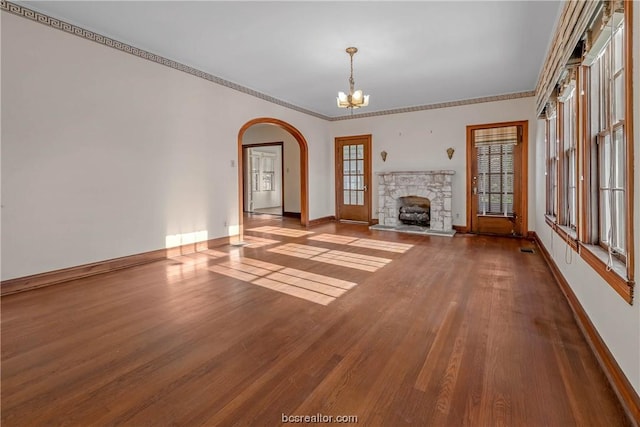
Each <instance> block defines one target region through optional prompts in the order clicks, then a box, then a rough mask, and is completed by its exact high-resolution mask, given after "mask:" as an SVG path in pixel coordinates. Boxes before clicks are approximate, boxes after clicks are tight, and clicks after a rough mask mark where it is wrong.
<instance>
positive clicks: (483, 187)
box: [478, 175, 487, 193]
mask: <svg viewBox="0 0 640 427" xmlns="http://www.w3.org/2000/svg"><path fill="white" fill-rule="evenodd" d="M486 192H487V175H480V176H479V177H478V193H486Z"/></svg>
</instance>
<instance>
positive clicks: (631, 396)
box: [529, 231, 640, 427]
mask: <svg viewBox="0 0 640 427" xmlns="http://www.w3.org/2000/svg"><path fill="white" fill-rule="evenodd" d="M529 234H530V235H531V237H532V238H533V240H534V241H535V243H536V245H537V246H538V249H539V250H540V253H541V254H542V257H543V258H544V260H545V262H546V263H547V266H548V267H549V269H550V270H551V274H552V275H553V277H554V278H555V280H556V283H557V284H558V286H559V287H560V290H561V291H562V293H563V294H564V296H565V298H566V300H567V302H568V303H569V306H570V307H571V311H572V312H573V317H574V319H575V320H576V323H577V324H578V327H579V328H580V331H582V335H583V336H584V338H585V339H586V340H587V343H588V344H589V347H590V348H591V351H592V352H593V354H594V355H595V356H596V359H597V360H598V363H599V364H600V368H601V369H602V370H603V372H604V374H605V376H606V377H607V379H608V380H609V384H610V385H611V388H613V391H614V392H615V394H616V396H618V400H619V401H620V403H621V405H622V407H623V408H624V411H625V413H626V414H627V417H628V418H629V420H630V421H631V423H632V425H634V426H636V427H638V426H640V396H638V393H636V391H635V390H634V388H633V386H632V385H631V383H630V382H629V380H628V379H627V377H626V376H625V375H624V372H622V369H620V365H618V362H616V360H615V358H614V357H613V355H612V354H611V352H610V351H609V348H608V347H607V345H606V344H605V342H604V341H603V340H602V337H601V336H600V334H599V333H598V331H597V330H596V328H595V326H593V323H592V322H591V319H589V316H588V315H587V312H586V311H585V310H584V308H583V307H582V304H580V301H579V300H578V297H576V294H575V293H574V292H573V290H572V289H571V286H569V283H568V282H567V280H566V279H565V278H564V276H563V275H562V272H561V271H560V269H559V268H558V265H557V264H556V263H555V261H554V260H553V258H551V255H550V254H549V252H548V251H547V248H545V246H544V245H543V244H542V241H541V240H540V237H539V236H538V234H537V233H536V232H535V231H533V232H530V233H529Z"/></svg>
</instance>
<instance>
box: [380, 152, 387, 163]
mask: <svg viewBox="0 0 640 427" xmlns="http://www.w3.org/2000/svg"><path fill="white" fill-rule="evenodd" d="M380 157H382V161H383V162H386V161H387V152H386V151H382V152H380Z"/></svg>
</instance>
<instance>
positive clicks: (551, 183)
mask: <svg viewBox="0 0 640 427" xmlns="http://www.w3.org/2000/svg"><path fill="white" fill-rule="evenodd" d="M546 126H547V135H546V143H547V146H546V151H547V152H546V163H547V171H546V179H547V215H550V216H551V217H553V218H554V219H555V218H556V217H557V216H558V157H559V151H558V150H559V146H560V145H559V144H558V136H557V119H556V111H555V108H553V107H551V106H549V107H548V110H547V119H546Z"/></svg>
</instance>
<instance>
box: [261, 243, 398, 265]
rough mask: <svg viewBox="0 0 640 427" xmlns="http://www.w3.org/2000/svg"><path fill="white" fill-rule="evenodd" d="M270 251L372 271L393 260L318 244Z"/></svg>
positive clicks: (289, 245)
mask: <svg viewBox="0 0 640 427" xmlns="http://www.w3.org/2000/svg"><path fill="white" fill-rule="evenodd" d="M269 252H274V253H278V254H282V255H289V256H294V257H297V258H305V259H310V260H313V261H319V262H324V263H326V264H333V265H339V266H342V267H349V268H355V269H358V270H364V271H370V272H373V271H376V270H378V269H380V268H382V267H384V266H385V265H387V264H388V263H390V262H391V261H392V260H391V259H388V258H380V257H375V256H369V255H362V254H356V253H353V252H343V251H336V250H331V249H327V248H320V247H316V246H308V245H299V244H296V243H287V244H285V245H281V246H277V247H275V248H273V249H269Z"/></svg>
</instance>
